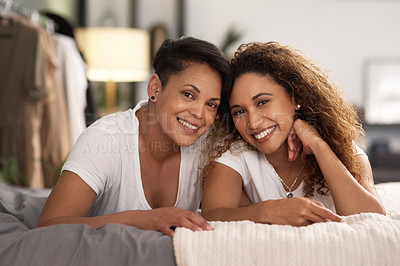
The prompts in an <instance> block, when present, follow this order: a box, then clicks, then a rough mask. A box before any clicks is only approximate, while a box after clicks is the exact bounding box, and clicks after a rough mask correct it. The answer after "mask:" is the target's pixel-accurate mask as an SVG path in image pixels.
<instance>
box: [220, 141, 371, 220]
mask: <svg viewBox="0 0 400 266" xmlns="http://www.w3.org/2000/svg"><path fill="white" fill-rule="evenodd" d="M245 146H246V145H245V144H243V143H239V144H238V145H237V146H236V149H234V151H232V152H231V151H230V150H228V151H226V152H225V153H224V154H222V155H221V157H220V158H217V159H216V160H215V161H217V162H219V163H221V164H224V165H226V166H228V167H230V168H232V169H233V170H235V171H236V172H237V173H238V174H239V175H240V176H241V177H242V182H243V188H244V191H245V192H246V194H247V196H248V197H249V199H250V200H251V202H253V203H257V202H260V201H266V200H271V199H283V198H286V193H287V191H286V190H285V188H284V187H283V184H282V182H281V180H280V179H279V176H278V174H277V172H276V171H275V169H274V167H273V166H272V165H271V164H270V163H269V162H268V160H267V159H266V158H265V155H264V154H262V153H260V152H258V151H257V150H250V149H247V148H246V147H245ZM356 154H365V153H364V151H363V150H361V149H360V148H358V147H356ZM303 187H304V183H303V182H301V184H300V185H299V186H298V187H297V188H296V190H294V191H292V193H293V197H304V194H303ZM311 199H313V200H316V201H319V202H321V203H322V204H324V206H325V207H326V208H328V209H330V210H332V211H333V212H335V213H336V208H335V204H334V202H333V198H332V196H331V194H330V193H328V195H327V196H323V195H320V194H318V193H317V191H314V196H313V197H311Z"/></svg>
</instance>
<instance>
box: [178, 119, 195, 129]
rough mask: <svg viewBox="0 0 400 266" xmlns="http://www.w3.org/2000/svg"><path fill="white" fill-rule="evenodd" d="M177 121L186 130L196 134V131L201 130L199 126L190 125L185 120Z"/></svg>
mask: <svg viewBox="0 0 400 266" xmlns="http://www.w3.org/2000/svg"><path fill="white" fill-rule="evenodd" d="M177 120H178V122H179V123H180V124H181V125H182V126H183V128H184V129H185V130H188V131H193V132H195V131H197V130H198V129H199V126H197V125H195V124H193V123H189V122H188V121H186V120H183V119H182V118H179V117H178V118H177Z"/></svg>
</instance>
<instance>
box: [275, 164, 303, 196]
mask: <svg viewBox="0 0 400 266" xmlns="http://www.w3.org/2000/svg"><path fill="white" fill-rule="evenodd" d="M303 169H304V164H303V167H302V168H301V170H300V172H299V173H298V174H297V176H296V179H295V180H294V181H293V183H292V185H291V186H290V187H289V186H288V185H286V183H285V182H284V181H283V179H282V178H281V177H280V176H279V175H278V173H277V172H276V171H275V174H276V176H277V177H278V178H279V180H280V181H281V183H282V184H283V185H284V186H285V187H286V188H287V189H288V193H286V197H287V198H291V197H293V194H292V188H293V186H294V185H295V184H296V182H297V179H299V177H300V175H301V173H302V172H303Z"/></svg>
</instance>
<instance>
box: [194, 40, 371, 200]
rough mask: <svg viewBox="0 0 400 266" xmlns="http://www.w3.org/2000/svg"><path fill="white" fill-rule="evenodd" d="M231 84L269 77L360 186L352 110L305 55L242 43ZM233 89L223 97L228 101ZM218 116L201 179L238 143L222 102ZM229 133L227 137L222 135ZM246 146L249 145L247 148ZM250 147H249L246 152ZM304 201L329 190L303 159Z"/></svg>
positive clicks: (358, 132)
mask: <svg viewBox="0 0 400 266" xmlns="http://www.w3.org/2000/svg"><path fill="white" fill-rule="evenodd" d="M231 68H232V75H233V80H235V79H237V78H239V77H240V76H242V75H243V74H246V73H255V74H259V75H263V76H268V77H270V78H272V79H273V80H274V81H275V82H276V83H277V84H279V85H280V86H282V87H283V88H284V89H285V90H286V92H287V93H288V94H289V95H290V96H292V97H293V98H294V100H295V102H296V103H297V104H300V106H301V108H300V110H299V112H298V114H297V115H298V116H299V117H300V118H301V119H304V120H305V121H307V122H308V123H310V124H311V125H313V126H314V127H315V128H316V129H317V131H318V133H319V134H320V135H321V137H322V138H323V139H324V140H325V141H326V143H327V144H328V145H329V146H330V147H331V149H332V150H333V152H334V153H335V154H336V155H337V156H338V158H339V159H340V160H341V161H342V163H343V164H344V165H345V166H346V168H347V169H348V170H349V172H350V173H351V174H352V175H353V176H354V178H355V179H356V180H357V181H358V182H360V180H361V170H360V167H361V166H360V165H359V163H357V161H356V160H355V151H354V148H355V143H356V142H359V141H361V140H362V138H363V137H364V131H363V128H362V126H361V123H360V119H359V116H358V114H357V111H356V109H355V107H354V106H353V105H351V104H350V103H348V102H346V101H345V100H344V98H343V95H342V92H341V90H340V89H339V87H338V86H337V85H335V84H334V83H332V82H331V81H330V80H329V78H328V76H327V75H326V74H325V72H324V71H323V70H322V69H321V68H319V67H318V66H317V64H316V63H315V62H314V61H312V60H311V59H309V58H308V57H307V56H306V55H304V54H303V53H301V52H300V51H297V50H295V49H293V48H291V47H289V46H284V45H281V44H279V43H277V42H267V43H259V42H252V43H248V44H242V45H240V46H239V48H238V50H237V51H236V52H235V54H234V58H233V59H232V60H231ZM231 91H232V89H231V90H230V92H229V94H228V99H229V97H230V93H231ZM221 109H222V110H223V114H224V115H223V116H220V117H219V118H218V119H217V121H216V123H215V128H214V129H218V130H214V131H213V132H212V133H211V134H210V135H209V136H208V138H209V141H210V142H209V143H214V145H213V147H211V150H210V151H209V153H208V163H207V165H206V166H205V168H204V169H203V175H202V178H203V180H204V179H205V178H206V177H207V176H208V175H209V173H210V171H211V169H212V168H213V166H214V164H213V161H214V160H215V159H216V158H218V157H220V156H221V155H222V153H224V152H225V151H227V150H229V149H232V145H233V144H234V143H236V142H237V141H239V140H241V139H242V138H241V136H240V134H239V132H238V131H237V129H236V128H235V125H234V124H233V120H232V116H231V113H230V110H229V102H224V103H222V106H221ZM227 133H228V134H227ZM248 146H250V145H248ZM249 148H252V147H249ZM304 170H305V171H304V174H305V178H304V196H305V197H311V196H313V194H314V188H317V192H318V193H319V194H321V195H326V194H327V193H328V191H329V189H328V186H327V184H326V182H325V179H324V177H323V175H322V172H321V170H320V168H319V166H318V163H317V161H316V159H315V157H314V156H308V157H307V158H306V161H305V168H304Z"/></svg>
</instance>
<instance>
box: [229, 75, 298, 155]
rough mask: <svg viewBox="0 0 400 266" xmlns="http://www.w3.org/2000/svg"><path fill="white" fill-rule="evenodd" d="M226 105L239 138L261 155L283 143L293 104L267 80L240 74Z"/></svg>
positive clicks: (281, 89)
mask: <svg viewBox="0 0 400 266" xmlns="http://www.w3.org/2000/svg"><path fill="white" fill-rule="evenodd" d="M229 105H230V107H231V114H232V117H233V122H234V124H235V126H236V128H237V130H238V131H239V133H240V135H241V136H242V138H243V139H244V140H245V141H246V142H248V143H249V144H251V145H252V146H254V147H255V148H257V149H258V150H259V151H260V152H261V153H263V154H266V155H269V154H273V153H275V152H276V151H278V150H280V148H281V147H283V144H285V143H286V139H287V136H288V134H289V131H290V129H291V127H292V124H293V119H294V112H295V103H294V101H293V100H292V99H291V97H290V96H289V94H288V93H287V92H286V90H285V89H284V88H283V87H282V86H280V85H278V84H277V83H276V82H274V81H273V80H272V79H271V78H270V77H268V76H262V75H259V74H254V73H247V74H243V75H241V76H240V77H239V78H237V79H236V80H235V83H234V86H233V89H232V94H231V97H230V100H229ZM281 150H283V149H281ZM285 150H286V149H285Z"/></svg>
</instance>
